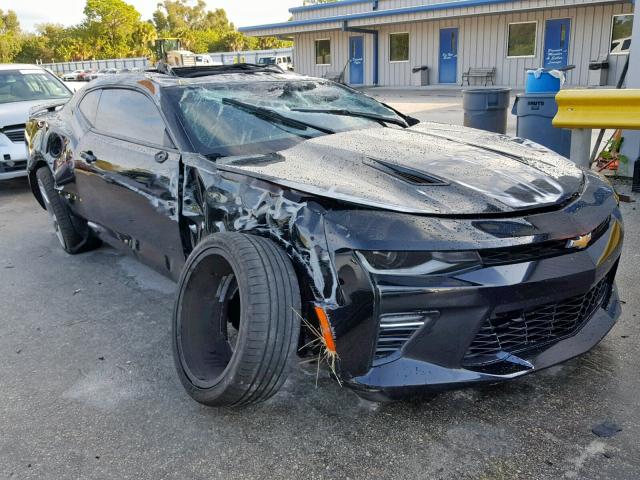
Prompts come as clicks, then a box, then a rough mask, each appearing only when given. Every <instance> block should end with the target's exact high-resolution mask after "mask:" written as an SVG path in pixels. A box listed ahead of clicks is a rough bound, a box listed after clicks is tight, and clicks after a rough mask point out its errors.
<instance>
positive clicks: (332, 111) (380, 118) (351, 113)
mask: <svg viewBox="0 0 640 480" xmlns="http://www.w3.org/2000/svg"><path fill="white" fill-rule="evenodd" d="M291 111H292V112H303V113H328V114H329V115H342V116H344V117H358V118H366V119H369V120H374V121H376V122H385V123H393V124H394V125H400V126H401V127H403V128H407V127H408V126H409V125H408V124H407V122H405V121H404V120H401V119H399V118H393V117H385V116H384V115H378V114H376V113H369V112H359V111H356V110H347V109H345V108H292V109H291Z"/></svg>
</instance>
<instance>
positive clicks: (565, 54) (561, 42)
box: [544, 18, 571, 68]
mask: <svg viewBox="0 0 640 480" xmlns="http://www.w3.org/2000/svg"><path fill="white" fill-rule="evenodd" d="M570 37H571V19H569V18H560V19H553V20H547V23H546V25H545V33H544V68H562V67H566V66H567V65H568V64H569V39H570Z"/></svg>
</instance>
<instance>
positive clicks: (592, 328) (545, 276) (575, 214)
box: [326, 182, 623, 400]
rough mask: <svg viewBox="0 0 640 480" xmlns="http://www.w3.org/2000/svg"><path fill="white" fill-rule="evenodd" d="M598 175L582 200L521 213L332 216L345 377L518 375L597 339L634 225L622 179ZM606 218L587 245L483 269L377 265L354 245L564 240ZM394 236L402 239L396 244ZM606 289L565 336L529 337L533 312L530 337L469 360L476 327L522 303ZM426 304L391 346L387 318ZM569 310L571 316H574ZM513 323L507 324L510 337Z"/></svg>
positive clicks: (336, 313) (566, 302)
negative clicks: (394, 270) (623, 210)
mask: <svg viewBox="0 0 640 480" xmlns="http://www.w3.org/2000/svg"><path fill="white" fill-rule="evenodd" d="M594 185H596V187H595V188H592V189H590V190H588V191H587V193H586V194H585V195H584V196H583V197H582V199H581V200H579V201H578V202H575V203H573V204H571V205H568V206H567V207H566V208H565V209H563V210H560V211H555V212H547V213H540V214H536V215H532V216H529V217H525V218H521V219H518V218H515V219H514V218H507V219H504V220H500V219H496V220H491V221H484V220H482V221H480V220H473V219H469V220H466V219H462V220H459V221H450V220H437V219H436V220H433V219H420V218H411V219H408V220H410V222H409V221H405V220H404V219H401V218H400V217H399V216H398V215H395V216H394V217H393V218H392V217H383V216H382V214H380V215H379V216H380V217H381V218H388V219H389V221H388V222H386V223H385V222H379V221H375V220H377V217H376V216H374V215H372V214H370V213H368V214H366V215H365V214H363V213H361V212H355V213H354V212H349V213H348V214H343V215H342V217H337V216H334V217H333V218H331V217H329V221H328V222H327V223H326V229H327V238H328V240H329V244H330V250H331V251H333V252H334V253H333V257H332V260H333V264H334V266H335V271H336V276H337V280H338V284H339V285H340V287H339V290H338V295H337V299H338V302H337V303H338V304H339V306H338V307H337V308H333V309H331V308H328V309H327V310H328V315H329V319H330V321H331V324H332V328H333V331H334V335H335V339H336V346H337V353H338V356H339V359H340V360H339V374H340V377H341V379H342V380H344V382H345V383H346V384H347V385H348V386H350V387H352V388H354V389H355V390H357V391H358V392H359V393H361V394H362V395H363V396H367V397H369V398H372V399H377V400H379V399H385V398H387V399H388V398H399V397H406V396H408V395H418V394H421V393H431V392H437V391H442V390H446V389H451V388H459V387H463V386H468V385H473V384H478V383H495V382H499V381H507V380H511V379H514V378H518V377H520V376H522V375H525V374H528V373H531V372H534V371H537V370H540V369H542V368H546V367H549V366H551V365H554V364H556V363H559V362H563V361H565V360H568V359H570V358H572V357H575V356H577V355H580V354H582V353H584V352H586V351H588V350H589V349H591V348H592V347H593V346H595V345H596V344H597V343H598V342H599V341H600V340H601V339H602V338H603V337H604V336H605V335H606V334H607V332H608V331H609V330H610V329H611V328H612V327H613V325H614V324H615V322H616V320H617V318H618V316H619V315H620V302H619V300H618V296H617V292H616V288H615V282H614V278H615V273H616V270H617V265H618V261H619V258H620V253H621V249H622V240H623V227H622V219H621V216H620V212H619V210H618V209H617V207H616V205H615V202H614V201H613V197H612V196H611V194H610V191H609V190H605V188H604V187H603V186H600V185H599V184H597V183H595V182H594ZM376 215H377V214H376ZM427 222H429V223H427ZM603 225H604V226H603ZM480 230H481V231H480ZM596 230H597V231H598V232H599V233H598V236H597V237H596V236H595V235H594V237H593V238H594V239H593V241H592V242H591V243H590V244H589V246H588V247H587V248H585V249H583V250H579V249H573V250H570V251H568V253H566V254H565V253H564V251H562V252H560V253H558V252H556V254H554V255H552V256H540V257H535V255H534V257H533V258H528V259H527V260H526V261H525V260H522V259H518V260H513V259H509V258H507V260H506V261H500V262H499V263H498V264H495V265H489V264H484V265H483V266H482V267H481V268H478V269H475V270H471V271H466V272H461V273H456V274H449V275H439V276H437V275H433V276H432V275H425V276H413V277H410V276H393V275H380V274H374V273H371V272H369V271H367V270H366V267H365V266H363V265H362V264H361V263H360V262H359V261H358V258H357V255H355V254H354V251H355V250H363V249H367V247H368V249H371V250H385V249H386V250H394V249H399V248H397V247H400V246H401V245H408V246H410V247H411V249H413V250H417V251H420V250H422V251H438V250H443V249H444V250H446V249H456V250H468V249H476V250H482V249H485V248H486V249H495V248H498V249H500V248H503V247H506V248H511V247H509V246H508V245H509V243H511V245H512V246H513V245H514V244H515V243H516V242H518V241H519V240H520V239H524V238H528V239H529V241H530V242H533V243H530V245H537V244H536V242H545V241H552V240H554V239H560V243H561V244H562V245H564V243H563V241H562V239H566V238H572V237H574V236H576V234H584V233H586V232H592V231H593V232H595V231H596ZM359 232H362V233H360V235H361V236H360V237H358V233H359ZM538 232H539V233H538ZM545 232H546V233H545ZM374 235H375V236H374ZM438 235H440V238H438ZM481 235H484V237H482V236H481ZM372 238H373V240H372ZM377 238H379V239H380V240H377ZM485 238H486V240H485ZM554 241H555V240H554ZM347 242H349V243H347ZM385 244H386V245H391V247H387V248H385ZM418 244H419V245H418ZM336 245H341V246H340V247H336ZM473 245H476V247H475V248H474V247H473ZM520 245H522V243H521V244H520ZM425 246H427V247H426V248H425ZM393 247H396V248H393ZM447 247H448V248H447ZM561 248H562V247H561ZM407 249H408V248H407ZM513 258H516V257H513ZM518 258H519V257H518ZM510 262H513V263H510ZM598 289H601V290H598ZM594 291H601V292H603V293H602V295H601V296H598V298H597V300H598V301H597V302H595V304H594V305H591V306H589V307H588V308H586V309H585V310H584V311H582V310H579V312H578V313H577V314H575V315H574V316H573V317H572V318H573V321H574V324H572V327H571V328H569V329H565V330H564V331H563V334H562V335H556V333H554V335H556V336H553V335H552V336H550V337H549V338H547V339H546V341H543V342H539V343H536V342H529V339H528V338H529V337H528V335H529V332H528V331H527V330H526V329H527V328H529V326H528V324H526V322H521V323H520V324H519V326H518V327H517V328H518V329H519V330H518V332H517V334H518V335H520V336H522V335H524V337H525V345H526V348H522V349H513V351H511V350H510V349H509V348H506V347H505V348H504V349H503V350H500V351H497V352H493V357H492V358H490V359H489V361H485V360H486V357H485V356H484V355H483V356H481V358H482V360H483V361H482V362H475V363H474V361H471V362H470V361H469V359H470V357H473V355H471V354H470V352H473V351H474V350H473V349H472V346H473V345H477V338H476V337H478V336H480V335H483V334H484V332H486V325H487V323H489V325H492V322H493V321H494V319H499V318H503V317H504V316H509V315H511V317H514V318H515V319H516V320H517V321H519V320H518V315H517V314H514V313H513V312H522V314H521V317H522V318H525V312H536V315H538V314H540V315H543V313H544V312H548V311H549V310H550V309H551V310H553V309H554V308H556V306H557V307H558V308H562V309H565V311H566V310H567V309H568V310H571V309H572V308H574V307H575V303H576V302H577V301H578V300H579V299H582V298H584V299H585V301H587V300H588V299H590V298H593V295H591V296H589V295H590V294H591V293H592V292H594ZM576 299H578V300H576ZM588 301H591V300H588ZM577 308H581V306H580V305H578V306H577ZM541 311H542V312H543V313H540V312H541ZM416 312H420V313H424V315H425V317H424V318H425V322H424V326H422V327H420V328H419V329H418V330H416V331H415V332H413V333H412V334H411V335H409V336H408V337H407V338H405V339H404V341H402V342H399V343H398V345H399V347H398V348H397V349H396V350H395V351H393V352H391V353H389V352H388V351H384V350H385V349H381V348H380V338H382V337H383V324H384V322H385V321H386V320H384V319H385V318H389V317H394V316H395V317H397V316H399V315H400V316H401V315H408V314H415V313H416ZM537 320H539V319H537ZM558 321H562V322H565V321H566V318H558ZM554 322H556V318H555V317H554V318H552V319H551V320H550V324H549V326H548V328H549V329H550V330H553V331H554V332H555V331H556V330H555V329H556V326H555V325H554ZM522 325H525V328H524V330H525V331H524V334H523V332H522V330H523V327H522ZM508 327H509V328H511V325H508ZM509 328H507V329H504V330H506V334H505V335H507V340H510V339H509V338H508V336H509V335H510V333H511V331H510V330H509ZM531 328H536V329H540V328H544V325H543V326H542V327H541V326H540V323H539V322H538V323H536V324H535V325H534V326H532V327H531ZM502 333H503V334H504V331H503V332H502ZM502 338H503V339H504V338H505V337H502ZM502 345H503V344H502V343H500V347H501V348H502ZM383 346H388V345H383ZM381 351H382V353H383V354H381ZM472 360H477V358H472Z"/></svg>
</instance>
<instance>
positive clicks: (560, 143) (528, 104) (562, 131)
mask: <svg viewBox="0 0 640 480" xmlns="http://www.w3.org/2000/svg"><path fill="white" fill-rule="evenodd" d="M511 113H512V114H513V115H516V116H517V117H518V122H517V135H518V137H521V138H526V139H528V140H531V141H533V142H536V143H539V144H540V145H543V146H545V147H547V148H549V149H551V150H553V151H554V152H557V153H559V154H560V155H562V156H565V157H567V158H568V157H569V155H570V152H571V130H568V129H566V128H556V127H554V126H553V124H552V122H553V117H555V116H556V113H558V104H557V103H556V94H555V93H524V94H520V95H516V101H515V103H514V104H513V108H512V110H511Z"/></svg>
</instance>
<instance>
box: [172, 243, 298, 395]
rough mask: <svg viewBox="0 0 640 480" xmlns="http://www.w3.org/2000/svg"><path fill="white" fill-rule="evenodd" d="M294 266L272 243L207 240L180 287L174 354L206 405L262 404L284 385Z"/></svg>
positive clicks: (293, 336) (292, 323) (290, 352)
mask: <svg viewBox="0 0 640 480" xmlns="http://www.w3.org/2000/svg"><path fill="white" fill-rule="evenodd" d="M299 312H300V291H299V287H298V281H297V277H296V275H295V272H294V269H293V265H292V264H291V261H290V260H289V258H288V257H287V256H286V254H285V253H284V252H283V251H282V250H281V249H280V248H278V247H277V246H276V244H274V243H273V242H272V241H271V240H268V239H265V238H262V237H257V236H254V235H244V234H240V233H219V234H214V235H211V236H209V237H207V238H205V239H204V240H203V241H202V242H201V243H200V244H199V245H198V246H197V247H196V248H195V249H194V251H193V252H192V253H191V255H190V256H189V258H188V260H187V263H186V265H185V267H184V270H183V272H182V275H181V277H180V281H179V284H178V297H177V299H176V303H175V307H174V313H173V353H174V360H175V364H176V368H177V370H178V375H179V377H180V380H181V382H182V384H183V385H184V387H185V389H186V390H187V392H188V393H189V395H191V397H193V399H194V400H196V401H198V402H200V403H203V404H205V405H210V406H217V407H221V406H242V405H248V404H251V403H257V402H261V401H264V400H266V399H268V398H269V397H271V396H272V395H273V394H274V393H276V392H277V391H278V389H279V388H280V387H281V386H282V384H283V383H284V381H285V379H286V375H287V371H288V367H289V364H290V361H291V359H292V357H294V356H295V352H296V347H297V345H298V336H299V332H300V321H299V318H298V314H299Z"/></svg>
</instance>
